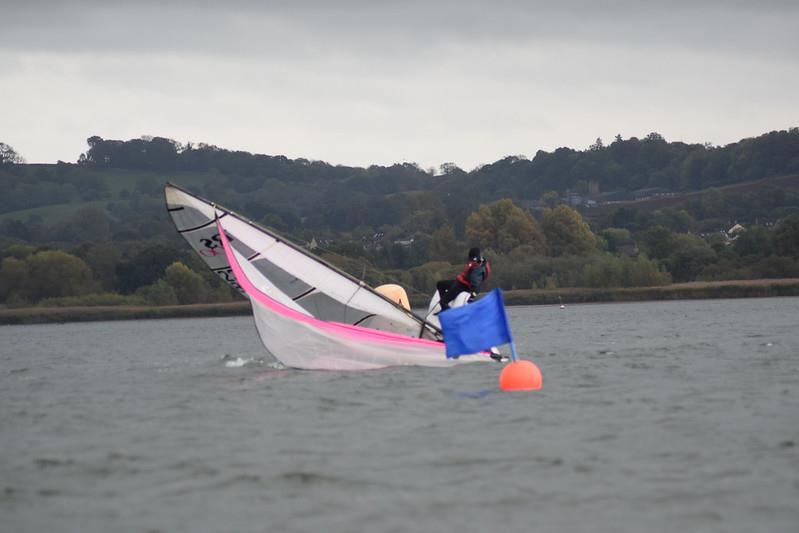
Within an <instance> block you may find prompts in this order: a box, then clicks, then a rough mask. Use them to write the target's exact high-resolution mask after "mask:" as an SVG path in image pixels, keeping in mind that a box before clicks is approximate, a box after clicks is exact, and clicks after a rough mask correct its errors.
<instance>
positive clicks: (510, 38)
mask: <svg viewBox="0 0 799 533" xmlns="http://www.w3.org/2000/svg"><path fill="white" fill-rule="evenodd" d="M797 28H799V2H797V1H795V0H791V1H770V0H757V1H755V0H747V1H745V2H744V1H737V0H730V1H722V0H716V1H701V0H693V1H682V0H660V1H658V2H648V1H645V0H619V1H611V2H602V1H601V0H593V1H568V0H563V1H559V2H544V1H521V0H518V1H510V0H509V1H503V0H492V1H485V2H476V1H469V0H460V1H455V0H452V1H435V0H428V1H406V2H403V1H400V0H395V1H393V2H381V1H379V0H349V1H334V0H316V1H302V0H295V1H255V0H251V1H248V0H238V1H237V0H233V1H222V0H219V1H215V2H211V1H201V0H184V1H177V0H175V1H170V0H159V1H155V0H136V1H110V0H96V1H95V0H82V1H78V0H60V1H56V0H0V99H2V109H3V111H2V114H0V141H2V142H5V143H7V144H10V145H11V146H13V147H14V148H15V149H16V150H17V151H18V152H19V153H20V154H21V155H22V156H23V157H25V158H26V159H27V160H28V161H29V162H42V163H49V162H55V161H56V160H58V159H61V160H64V161H75V160H76V159H77V157H78V155H79V154H80V153H81V152H84V151H85V150H86V142H85V141H86V138H87V137H89V136H91V135H100V136H101V137H103V138H107V139H108V138H110V139H131V138H137V137H140V136H142V135H158V136H164V137H169V138H173V139H176V140H178V141H181V142H187V141H192V142H195V143H196V142H206V143H210V144H216V145H218V146H220V147H223V148H228V149H234V150H238V149H240V150H247V151H251V152H256V153H265V154H270V155H278V154H282V155H286V156H288V157H291V158H296V157H304V158H308V159H321V160H324V161H328V162H330V163H333V164H349V165H359V166H367V165H370V164H392V163H395V162H404V161H408V162H417V163H418V164H420V165H421V166H422V167H424V168H428V167H430V166H436V167H437V166H438V165H440V164H441V163H444V162H455V163H456V164H458V165H459V166H461V167H463V168H464V169H466V170H471V169H472V168H474V167H475V166H477V165H479V164H482V163H490V162H493V161H496V160H497V159H500V158H502V157H504V156H507V155H525V156H527V157H532V156H533V155H535V152H536V151H537V150H539V149H542V150H547V151H551V150H553V149H555V148H557V147H559V146H569V147H572V148H577V149H584V148H586V147H588V145H590V144H591V143H592V142H593V141H594V140H595V139H596V138H597V137H601V138H602V139H604V140H605V141H606V142H610V141H612V139H613V137H614V136H615V135H616V134H621V135H622V137H624V138H628V137H631V136H636V137H643V136H645V135H646V134H647V133H649V132H651V131H657V132H659V133H661V134H662V135H663V136H664V137H665V138H666V139H667V140H669V141H674V140H681V141H685V142H699V143H702V142H710V143H713V144H716V145H723V144H727V143H730V142H734V141H737V140H739V139H741V138H743V137H752V136H756V135H759V134H762V133H765V132H767V131H771V130H777V129H787V128H789V127H793V126H799V97H797V93H798V92H799V89H797V87H799V30H797Z"/></svg>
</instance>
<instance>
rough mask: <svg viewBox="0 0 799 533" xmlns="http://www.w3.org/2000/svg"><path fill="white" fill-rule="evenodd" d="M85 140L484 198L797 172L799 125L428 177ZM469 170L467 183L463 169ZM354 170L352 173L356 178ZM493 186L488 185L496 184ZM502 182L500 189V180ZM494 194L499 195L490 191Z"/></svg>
mask: <svg viewBox="0 0 799 533" xmlns="http://www.w3.org/2000/svg"><path fill="white" fill-rule="evenodd" d="M87 142H88V144H89V149H88V151H87V152H86V153H85V154H82V155H81V156H80V158H79V161H78V162H79V164H82V165H87V166H92V167H101V168H124V169H136V170H150V171H162V172H163V171H201V170H207V169H211V168H214V169H217V170H218V171H219V172H221V173H222V174H225V175H230V176H236V177H237V178H238V179H237V180H236V181H235V184H231V185H233V186H234V188H235V189H236V190H238V191H239V192H250V191H252V190H256V189H258V188H260V187H261V186H263V181H264V180H265V179H270V178H271V179H276V180H279V181H283V182H301V183H318V182H320V181H323V182H326V181H331V180H332V181H344V182H347V183H346V185H348V186H349V187H348V188H350V189H357V190H360V191H362V192H365V193H370V192H380V193H382V194H387V193H391V192H399V191H408V190H417V189H427V188H431V189H433V190H449V189H450V188H451V187H452V185H453V184H456V188H457V189H459V190H460V189H462V188H463V186H464V185H465V186H466V189H468V190H470V192H471V193H472V194H477V195H478V197H479V201H480V202H486V201H490V200H495V199H498V198H500V197H513V198H530V199H534V198H538V197H540V195H541V194H543V193H544V192H546V191H550V190H554V191H559V192H563V191H565V190H567V189H569V190H576V189H580V188H581V187H584V185H583V183H588V182H592V181H593V182H596V183H597V184H598V186H599V188H600V189H601V190H602V191H617V190H636V189H642V188H651V187H663V188H667V189H670V190H673V191H695V190H700V189H704V188H707V187H718V186H723V185H729V184H733V183H739V182H742V181H749V180H755V179H761V178H764V177H769V176H778V175H785V174H792V173H799V129H797V128H791V129H789V130H787V131H773V132H770V133H767V134H765V135H761V136H759V137H755V138H750V139H743V140H741V141H739V142H736V143H732V144H728V145H726V146H711V145H707V144H686V143H682V142H667V141H666V140H665V139H664V138H663V137H662V136H661V135H660V134H658V133H650V134H649V135H647V136H646V137H644V138H643V139H638V138H636V137H632V138H630V139H622V138H621V136H616V138H615V139H614V140H613V141H612V142H611V143H610V144H608V145H605V143H604V142H603V141H602V139H597V140H596V142H595V143H594V144H593V145H591V146H590V147H589V148H588V149H587V150H574V149H571V148H559V149H557V150H555V151H554V152H552V153H549V152H545V151H542V150H539V151H537V152H536V154H535V155H534V156H533V157H532V158H531V159H529V160H528V159H527V158H525V157H524V156H512V157H507V158H505V159H502V160H500V161H497V162H495V163H493V164H488V165H485V166H482V167H480V168H477V169H475V170H473V171H472V172H469V173H466V172H464V171H463V170H461V169H459V168H458V167H457V166H455V165H453V164H451V163H449V164H444V165H442V167H441V172H442V173H443V174H444V176H445V177H448V178H450V179H442V180H436V181H431V180H430V177H431V176H430V172H429V171H428V172H425V171H423V170H422V169H420V168H418V167H416V166H415V165H412V164H406V165H394V166H392V167H379V166H372V167H369V168H368V169H363V168H356V167H345V166H333V165H329V164H327V163H324V162H321V161H309V160H307V159H295V160H290V159H287V158H286V157H283V156H268V155H258V154H251V153H248V152H242V151H229V150H224V149H220V148H218V147H216V146H213V145H208V144H198V145H194V144H192V143H187V144H181V143H179V142H176V141H174V140H172V139H166V138H163V137H145V138H141V139H133V140H129V141H120V140H105V139H102V138H101V137H98V136H94V137H90V138H89V139H88V141H87ZM465 175H468V177H469V178H471V179H469V180H467V182H466V183H464V182H463V180H462V178H464V177H465ZM353 180H354V181H353ZM491 185H494V187H493V188H491V191H488V190H486V187H487V186H488V187H490V186H491ZM496 185H499V189H497V188H496V187H495V186H496ZM492 196H493V197H492Z"/></svg>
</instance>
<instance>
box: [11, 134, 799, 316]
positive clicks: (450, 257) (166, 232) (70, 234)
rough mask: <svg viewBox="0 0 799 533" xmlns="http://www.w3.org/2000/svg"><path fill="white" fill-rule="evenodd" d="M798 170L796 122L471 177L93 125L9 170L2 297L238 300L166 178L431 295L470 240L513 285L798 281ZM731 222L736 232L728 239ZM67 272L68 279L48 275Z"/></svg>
mask: <svg viewBox="0 0 799 533" xmlns="http://www.w3.org/2000/svg"><path fill="white" fill-rule="evenodd" d="M4 146H6V147H7V145H4ZM8 148H10V147H8ZM3 153H6V154H7V153H12V154H13V151H12V152H9V150H5V149H4V152H3ZM797 176H799V130H797V129H796V128H792V129H790V130H787V131H776V132H770V133H766V134H764V135H761V136H758V137H754V138H750V139H743V140H741V141H739V142H737V143H732V144H730V145H727V146H724V147H713V146H706V145H689V144H685V143H680V142H668V141H666V140H665V139H663V138H662V137H661V136H659V135H658V134H655V133H653V134H649V135H647V136H646V137H644V138H643V139H637V138H630V139H621V138H620V137H617V138H616V139H615V140H614V141H613V142H612V143H610V144H608V145H605V144H604V143H603V142H602V141H601V140H599V139H598V140H597V142H596V143H595V144H594V145H592V146H591V147H589V148H588V149H586V150H574V149H570V148H560V149H557V150H555V151H554V152H551V153H547V152H543V151H538V152H537V153H536V154H535V155H534V156H533V157H532V158H531V159H526V158H524V157H519V156H516V157H508V158H505V159H502V160H500V161H496V162H494V163H491V164H487V165H484V166H482V167H480V168H477V169H475V170H473V171H471V172H465V171H463V170H462V169H459V168H458V167H456V166H454V165H452V164H445V165H442V167H441V169H440V171H439V172H436V173H434V174H433V173H429V172H427V171H424V170H422V169H420V168H419V167H418V166H417V165H415V164H412V163H404V164H397V165H392V166H388V167H384V166H371V167H368V168H359V167H346V166H334V165H329V164H327V163H324V162H321V161H309V160H305V159H296V160H291V159H288V158H285V157H283V156H269V155H259V154H251V153H247V152H235V151H228V150H222V149H219V148H217V147H214V146H209V145H202V144H201V145H197V146H194V145H181V144H179V143H176V142H175V141H172V140H170V139H164V138H158V137H156V138H142V139H133V140H128V141H118V140H105V139H102V138H100V137H91V138H90V139H89V140H88V150H87V151H86V153H84V154H80V156H79V157H78V158H77V161H76V162H75V163H64V162H59V163H58V164H54V165H40V164H37V165H27V164H24V162H22V160H21V158H20V157H18V156H15V157H14V158H12V159H8V160H4V162H3V164H2V165H1V166H0V230H1V231H0V259H2V269H0V301H6V302H7V303H9V304H11V305H22V304H30V303H34V302H41V301H44V302H48V303H50V304H54V303H58V302H59V301H62V302H63V301H65V300H64V299H65V298H67V299H68V298H73V299H74V298H76V297H78V298H80V297H85V296H86V295H88V294H93V295H94V296H92V297H91V298H89V299H88V300H86V302H95V303H98V304H100V303H103V304H108V303H109V302H110V303H124V302H127V303H153V302H155V303H164V304H167V303H194V302H200V301H225V300H229V299H231V298H232V297H233V296H232V295H231V294H230V291H228V290H227V289H226V287H224V286H221V285H220V282H219V280H218V279H217V278H215V277H214V276H212V275H211V274H209V273H208V272H207V270H206V269H205V268H204V265H203V264H202V263H201V262H200V261H199V259H198V258H197V257H195V256H193V254H192V253H190V251H189V249H188V248H187V247H186V246H185V243H183V241H182V239H180V237H179V236H178V235H177V234H176V232H175V231H174V228H173V226H172V224H171V222H170V220H169V218H168V216H167V213H166V211H165V209H164V200H163V185H164V183H166V182H167V181H170V182H174V183H176V184H178V185H181V186H183V187H185V188H187V189H189V190H191V191H193V192H195V193H197V194H199V195H201V196H203V197H206V198H209V199H212V200H213V201H216V202H219V203H220V204H222V205H225V206H227V207H230V208H233V209H235V210H236V211H238V212H240V213H242V214H244V215H245V216H248V217H250V218H252V219H253V220H255V221H257V222H260V223H262V224H264V225H267V226H269V227H272V228H274V229H276V230H277V231H279V232H281V233H283V234H285V235H287V236H289V237H290V238H292V239H293V240H295V241H296V242H299V243H308V242H310V241H311V240H312V239H313V240H314V241H315V242H316V243H317V244H318V245H321V248H319V251H320V253H323V254H326V257H327V258H328V259H330V260H331V261H334V262H336V263H337V264H339V265H341V266H342V267H343V268H345V269H347V270H349V271H350V272H352V273H353V274H354V275H357V276H359V277H360V276H364V277H365V279H366V280H367V281H369V282H372V283H378V282H382V281H399V282H401V283H403V284H404V285H406V286H407V287H409V288H411V289H412V290H416V291H419V293H429V292H430V291H431V290H432V287H433V286H434V284H435V281H436V280H437V279H441V278H443V277H447V276H451V275H453V274H454V272H455V271H457V269H458V268H459V264H460V262H461V261H462V257H461V256H462V255H463V251H464V250H465V249H466V248H467V247H468V246H469V245H471V244H478V245H480V246H482V247H483V248H484V250H485V251H486V254H488V255H489V256H490V257H491V258H492V262H493V263H494V264H495V274H494V277H493V278H492V282H493V283H494V284H496V285H499V286H502V287H504V288H506V289H514V288H515V289H544V288H546V289H550V290H551V289H555V288H561V287H598V288H601V287H630V286H642V285H662V284H664V283H669V282H670V281H672V280H673V281H680V282H687V281H695V280H704V281H714V280H722V279H748V278H760V277H765V278H775V277H794V276H799V268H798V267H797V262H796V259H797V255H799V254H797V252H796V251H797V249H799V244H797V243H796V236H795V234H794V231H795V227H796V218H797V217H799V215H797V213H799V178H797ZM736 223H738V224H740V228H741V229H739V230H738V233H736V234H731V233H727V230H729V229H730V228H732V227H733V226H734V225H735V224H736ZM797 231H799V230H797ZM56 252H58V253H56ZM59 254H61V255H59ZM73 259H74V260H73ZM56 267H57V268H59V269H62V270H63V272H68V273H69V274H68V275H67V274H63V275H62V276H61V278H59V279H54V280H49V281H47V280H43V279H39V278H36V276H39V275H44V274H41V273H40V270H41V272H45V271H46V270H47V269H53V268H56ZM37 269H39V270H37ZM169 269H171V270H169ZM168 270H169V271H168ZM70 276H72V277H70ZM53 298H56V300H52V299H53ZM59 298H60V299H61V300H58V299H59ZM87 298H88V297H87ZM86 302H84V303H86ZM70 303H71V304H75V301H74V300H70Z"/></svg>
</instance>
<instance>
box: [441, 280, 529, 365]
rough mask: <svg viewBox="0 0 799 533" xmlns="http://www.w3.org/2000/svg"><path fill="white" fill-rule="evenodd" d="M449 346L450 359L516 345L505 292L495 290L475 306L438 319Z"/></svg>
mask: <svg viewBox="0 0 799 533" xmlns="http://www.w3.org/2000/svg"><path fill="white" fill-rule="evenodd" d="M438 319H439V320H440V321H441V329H442V330H443V331H444V343H445V344H446V345H447V358H450V359H453V358H455V359H456V358H457V357H458V356H459V355H464V354H470V353H477V352H481V351H483V350H488V349H489V348H491V347H492V346H498V345H500V344H507V343H511V342H513V337H512V336H511V333H510V326H509V325H508V317H507V315H505V302H504V301H503V299H502V291H500V290H499V289H494V290H493V291H491V292H489V293H488V294H486V295H485V296H483V297H482V298H480V299H479V300H477V301H476V302H474V303H473V304H469V305H464V306H462V307H456V308H454V309H448V310H446V311H443V312H441V314H439V315H438Z"/></svg>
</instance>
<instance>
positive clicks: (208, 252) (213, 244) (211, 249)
mask: <svg viewBox="0 0 799 533" xmlns="http://www.w3.org/2000/svg"><path fill="white" fill-rule="evenodd" d="M225 236H226V237H227V239H228V241H230V242H233V241H234V240H235V239H234V238H233V237H232V236H231V235H228V234H227V233H225ZM200 244H202V245H203V246H204V247H205V249H204V250H203V249H200V250H197V253H198V254H200V255H201V256H203V257H216V256H217V255H219V254H220V253H222V241H221V240H220V238H219V233H214V234H213V235H212V236H211V237H210V238H203V239H200Z"/></svg>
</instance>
